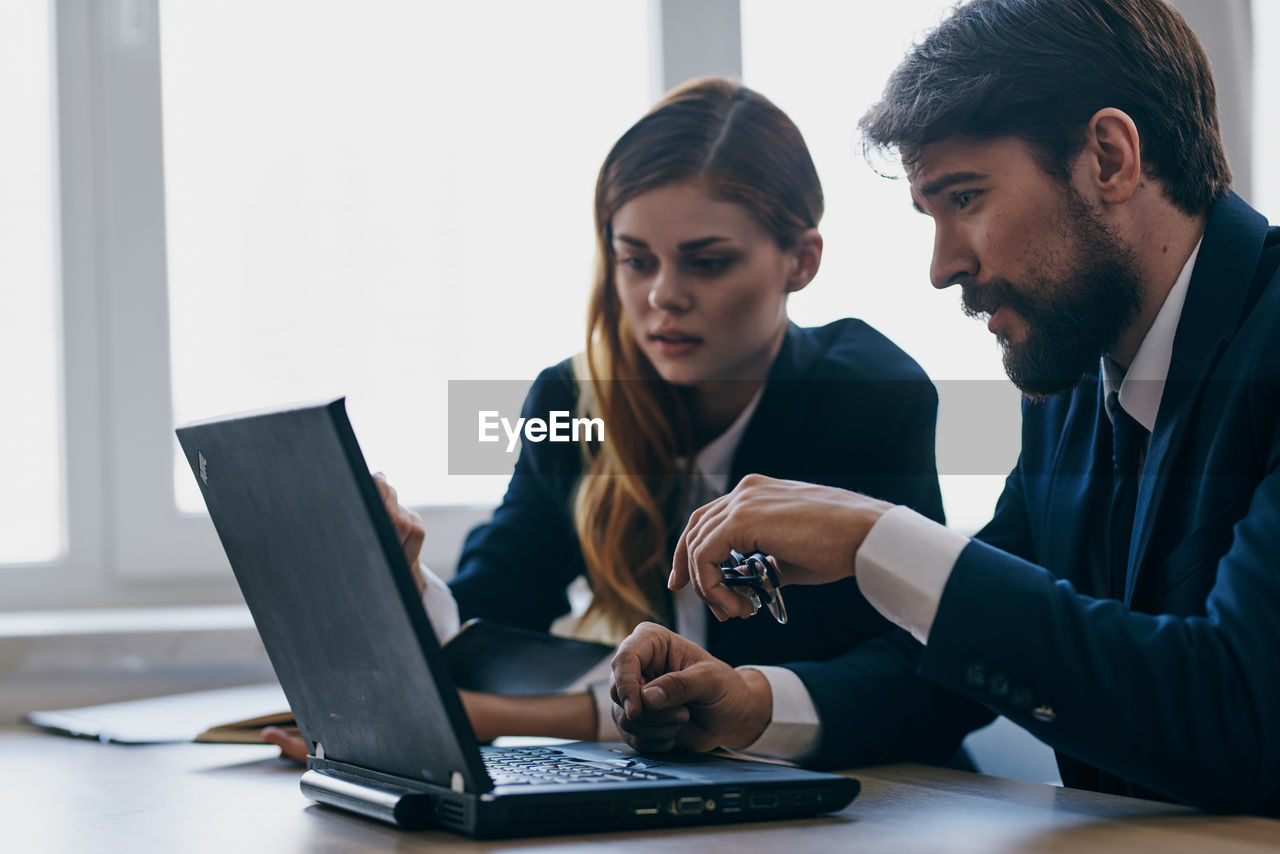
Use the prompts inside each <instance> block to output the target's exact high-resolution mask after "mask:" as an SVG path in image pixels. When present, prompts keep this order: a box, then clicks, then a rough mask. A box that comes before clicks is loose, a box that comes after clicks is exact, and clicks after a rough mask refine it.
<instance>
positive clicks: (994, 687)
mask: <svg viewBox="0 0 1280 854" xmlns="http://www.w3.org/2000/svg"><path fill="white" fill-rule="evenodd" d="M987 690H988V691H990V692H991V696H993V697H1005V696H1008V694H1009V674H1008V673H992V674H991V678H990V679H989V680H987Z"/></svg>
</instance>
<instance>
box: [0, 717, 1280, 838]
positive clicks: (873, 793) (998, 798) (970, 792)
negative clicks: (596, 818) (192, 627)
mask: <svg viewBox="0 0 1280 854" xmlns="http://www.w3.org/2000/svg"><path fill="white" fill-rule="evenodd" d="M0 760H2V761H3V762H4V766H5V772H6V773H4V774H3V775H0V816H3V822H2V823H0V848H3V849H5V850H9V851H41V852H62V851H66V852H77V854H80V852H97V851H129V852H153V851H157V852H158V851H163V852H169V851H184V852H196V851H217V852H221V854H251V853H252V852H257V851H269V852H272V854H283V852H290V851H307V852H329V851H333V852H354V851H365V850H388V849H394V850H396V851H435V852H453V851H468V852H473V851H504V852H507V851H519V850H527V851H538V852H570V851H572V852H588V851H600V850H608V851H610V852H617V854H625V853H626V852H633V851H634V852H637V854H641V852H643V854H652V851H653V850H654V845H655V844H658V845H660V846H661V847H662V850H663V852H664V854H680V852H685V851H688V852H695V851H696V852H699V854H702V852H710V854H716V852H725V853H726V854H744V852H749V851H765V852H770V854H774V852H786V851H814V850H833V851H839V850H848V851H859V852H892V854H905V852H911V851H939V852H947V851H963V852H981V854H995V852H1004V851H1008V852H1014V851H1016V852H1033V851H1055V852H1070V851H1090V852H1092V851H1103V850H1116V851H1126V852H1132V851H1160V852H1176V851H1188V852H1192V851H1194V852H1203V851H1214V852H1223V851H1276V850H1278V849H1280V821H1273V820H1270V819H1263V818H1253V817H1247V816H1244V817H1242V816H1229V817H1222V816H1206V815H1202V814H1198V813H1196V812H1194V811H1191V810H1188V809H1186V808H1182V807H1175V806H1171V805H1169V804H1160V803H1154V802H1151V801H1140V800H1133V799H1129V798H1117V797H1110V796H1107V795H1097V794H1092V793H1089V792H1081V791H1078V790H1072V789H1062V788H1058V787H1055V786H1044V785H1039V784H1036V783H1023V782H1019V781H1015V780H1005V779H1002V778H998V777H984V776H981V775H978V774H966V773H963V772H957V771H947V770H942V769H936V768H926V767H923V766H916V765H890V766H880V767H876V768H868V769H863V770H858V771H854V772H851V773H853V774H854V776H856V777H858V779H860V780H861V781H862V794H861V795H859V796H858V798H857V800H855V801H854V802H853V803H852V804H851V805H850V806H849V807H847V808H846V809H845V810H844V811H843V812H840V813H838V814H836V815H834V816H830V817H825V818H819V819H813V820H807V821H790V822H762V823H755V824H744V825H735V826H729V827H717V828H697V829H685V830H658V831H649V832H643V833H635V832H632V833H616V834H596V835H590V836H561V837H549V838H539V839H528V840H499V841H486V842H472V841H468V840H466V839H463V838H462V837H459V836H455V835H452V834H448V833H440V832H425V833H403V832H399V831H396V830H393V829H391V828H389V827H385V826H383V825H381V824H378V823H377V822H373V821H366V820H364V819H360V818H356V817H353V816H349V815H346V814H343V813H340V812H336V811H333V810H329V809H326V808H324V807H320V806H317V805H315V804H312V803H311V802H309V801H307V800H306V799H305V798H303V796H302V794H301V793H300V792H299V790H298V776H299V774H300V771H299V768H298V766H296V765H292V764H290V763H286V762H284V761H282V760H279V759H277V758H275V750H274V749H273V748H266V747H256V746H244V745H204V744H181V745H160V746H152V747H126V746H119V745H108V744H99V743H97V742H94V741H88V740H82V739H72V738H65V737H61V736H54V735H47V734H45V733H42V732H39V731H36V730H33V729H25V728H13V729H3V730H0Z"/></svg>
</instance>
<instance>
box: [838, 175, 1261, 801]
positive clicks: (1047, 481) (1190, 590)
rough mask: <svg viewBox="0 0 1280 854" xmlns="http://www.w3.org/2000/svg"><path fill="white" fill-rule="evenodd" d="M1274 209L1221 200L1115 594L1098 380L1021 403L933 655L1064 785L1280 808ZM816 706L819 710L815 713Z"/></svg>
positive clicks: (1196, 276)
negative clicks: (1032, 739)
mask: <svg viewBox="0 0 1280 854" xmlns="http://www.w3.org/2000/svg"><path fill="white" fill-rule="evenodd" d="M1277 264H1280V229H1270V230H1268V227H1267V223H1266V221H1265V220H1264V219H1263V218H1262V217H1261V216H1260V215H1258V214H1257V213H1256V212H1255V211H1253V210H1252V209H1251V208H1249V207H1248V206H1247V205H1246V204H1245V203H1244V202H1243V201H1241V200H1240V199H1239V197H1237V196H1235V195H1234V194H1233V195H1231V196H1228V197H1227V198H1225V199H1222V200H1221V201H1219V202H1218V203H1217V204H1216V205H1215V206H1214V208H1213V210H1212V211H1211V214H1210V217H1209V221H1208V228H1207V231H1206V232H1205V235H1204V240H1203V242H1202V244H1201V247H1200V254H1199V256H1198V257H1197V260H1196V264H1195V269H1194V272H1193V274H1192V277H1191V282H1190V286H1189V289H1188V292H1187V296H1186V303H1185V306H1184V308H1183V311H1182V317H1181V321H1180V322H1179V325H1178V330H1177V334H1176V337H1175V339H1174V345H1173V356H1172V362H1171V364H1170V369H1169V380H1168V383H1167V385H1166V388H1165V392H1164V396H1163V398H1162V401H1161V404H1160V411H1159V415H1158V417H1157V420H1156V425H1155V429H1154V431H1153V433H1152V436H1151V441H1150V446H1149V449H1148V454H1147V461H1146V466H1145V469H1144V475H1143V477H1142V480H1141V486H1140V489H1139V495H1138V508H1137V514H1136V517H1135V521H1134V532H1133V539H1132V541H1131V549H1130V552H1129V563H1128V572H1127V577H1126V579H1125V585H1124V590H1125V593H1124V600H1123V601H1118V600H1115V599H1108V598H1106V596H1107V590H1108V587H1107V585H1106V574H1107V573H1106V569H1105V567H1106V566H1107V561H1108V556H1107V555H1106V553H1105V545H1104V543H1105V535H1104V533H1103V532H1104V530H1105V526H1106V522H1105V518H1106V517H1105V515H1104V514H1105V512H1106V507H1107V502H1108V501H1109V500H1110V498H1109V492H1108V491H1107V490H1108V489H1109V483H1110V474H1109V469H1110V465H1111V462H1110V460H1111V438H1110V422H1109V420H1108V418H1107V415H1106V412H1105V410H1104V406H1103V401H1102V397H1101V391H1100V386H1101V383H1100V381H1099V380H1098V378H1097V377H1090V378H1088V379H1086V380H1085V381H1084V382H1082V383H1080V385H1079V386H1078V387H1077V388H1075V389H1074V391H1073V392H1072V393H1071V394H1069V395H1066V396H1061V397H1055V398H1051V399H1048V400H1046V401H1044V402H1040V403H1030V402H1028V403H1026V404H1024V407H1023V419H1022V420H1023V426H1022V455H1021V458H1020V460H1019V462H1018V465H1017V467H1016V468H1015V469H1014V471H1013V473H1012V474H1010V475H1009V478H1008V481H1007V483H1006V485H1005V490H1004V493H1003V495H1002V497H1001V498H1000V501H999V503H998V505H997V507H996V513H995V516H994V518H993V519H992V521H991V523H990V524H989V525H988V526H987V527H986V528H985V529H983V530H982V531H981V532H980V533H979V534H978V537H977V539H976V540H975V541H973V542H972V543H970V544H969V545H968V546H967V547H966V548H965V550H964V551H963V552H962V553H961V555H960V558H959V560H958V562H957V564H956V567H955V569H954V571H953V573H952V575H951V577H950V579H949V581H948V582H947V586H946V589H945V591H944V593H943V596H942V600H941V602H940V604H939V608H938V612H937V616H936V618H935V621H934V623H933V626H932V629H931V632H930V635H929V641H928V646H927V648H925V650H924V654H923V656H922V659H921V663H920V672H921V673H922V674H924V675H925V676H928V677H930V678H931V679H933V680H936V681H937V682H938V683H939V684H940V685H943V686H946V687H948V688H951V689H953V690H954V691H955V692H957V694H959V695H963V696H967V697H968V698H970V699H971V700H976V701H978V702H980V703H982V704H983V705H985V706H986V707H988V708H989V709H990V710H992V711H994V712H998V713H1000V714H1004V715H1007V716H1008V717H1009V718H1011V719H1012V720H1014V721H1015V722H1017V723H1019V724H1021V725H1022V726H1024V727H1026V728H1027V729H1028V730H1030V731H1031V732H1032V733H1033V734H1035V735H1036V736H1038V737H1039V738H1040V739H1042V740H1043V741H1045V742H1046V743H1048V744H1049V745H1051V746H1052V747H1054V748H1055V749H1056V750H1057V753H1058V762H1059V767H1060V769H1061V771H1062V778H1063V781H1064V782H1065V783H1066V784H1067V785H1071V786H1079V787H1084V788H1092V789H1098V790H1102V791H1108V792H1117V793H1124V794H1132V795H1138V796H1146V797H1162V798H1167V799H1172V800H1177V801H1182V802H1186V803H1190V804H1195V805H1198V806H1200V807H1203V808H1207V809H1213V810H1227V811H1249V812H1260V813H1263V814H1269V815H1277V814H1280V471H1278V470H1277V468H1278V466H1280V276H1277V275H1276V274H1275V271H1276V268H1277ZM824 720H827V719H826V718H825V717H824Z"/></svg>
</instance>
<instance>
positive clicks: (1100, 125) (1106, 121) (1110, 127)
mask: <svg viewBox="0 0 1280 854" xmlns="http://www.w3.org/2000/svg"><path fill="white" fill-rule="evenodd" d="M1085 134H1086V139H1085V144H1084V150H1083V151H1082V152H1081V153H1080V158H1079V159H1078V160H1077V161H1076V168H1077V179H1079V180H1083V181H1084V182H1085V183H1086V186H1087V187H1088V188H1089V190H1090V191H1091V193H1090V195H1092V196H1094V197H1095V198H1097V199H1098V201H1100V202H1102V203H1103V204H1122V203H1124V202H1127V201H1128V200H1129V199H1130V198H1131V197H1132V196H1133V194H1134V191H1136V190H1137V189H1138V185H1139V184H1141V183H1142V144H1141V141H1140V140H1139V138H1138V126H1137V125H1135V124H1134V123H1133V119H1131V118H1130V117H1129V114H1128V113H1126V112H1124V111H1123V110H1117V109H1116V108H1115V107H1105V108H1103V109H1101V110H1098V112H1096V113H1094V114H1093V118H1091V119H1089V124H1088V127H1087V128H1086V129H1085Z"/></svg>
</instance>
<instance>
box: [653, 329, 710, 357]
mask: <svg viewBox="0 0 1280 854" xmlns="http://www.w3.org/2000/svg"><path fill="white" fill-rule="evenodd" d="M649 340H650V341H652V342H653V344H654V346H655V347H657V348H658V352H659V353H661V354H662V355H663V356H684V355H686V354H688V353H691V352H693V351H694V350H696V349H697V348H698V347H699V346H701V344H702V339H701V338H699V337H698V336H697V335H690V334H688V333H685V332H676V331H674V330H659V331H658V332H653V333H650V335H649Z"/></svg>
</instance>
